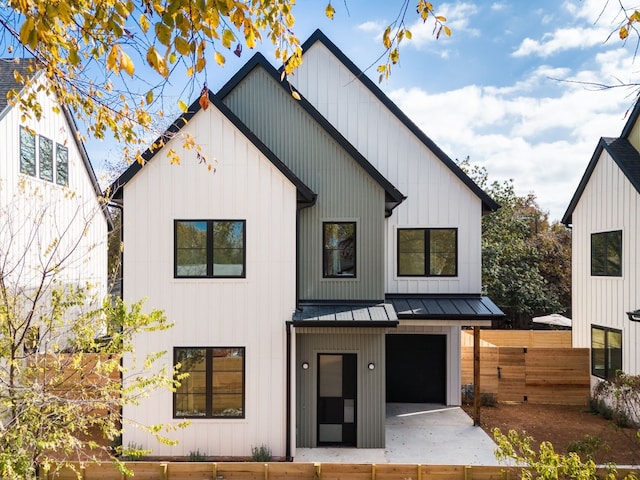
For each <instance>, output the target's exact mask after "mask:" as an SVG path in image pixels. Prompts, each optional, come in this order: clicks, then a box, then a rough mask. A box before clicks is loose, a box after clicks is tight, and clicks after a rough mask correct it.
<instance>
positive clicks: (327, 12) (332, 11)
mask: <svg viewBox="0 0 640 480" xmlns="http://www.w3.org/2000/svg"><path fill="white" fill-rule="evenodd" d="M335 13H336V9H335V8H333V5H331V2H329V4H327V7H326V8H325V9H324V14H325V15H326V16H327V18H329V19H331V20H333V16H334V15H335Z"/></svg>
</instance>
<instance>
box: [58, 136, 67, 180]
mask: <svg viewBox="0 0 640 480" xmlns="http://www.w3.org/2000/svg"><path fill="white" fill-rule="evenodd" d="M56 183H57V184H58V185H64V186H67V185H69V150H68V149H67V147H65V146H63V145H60V144H56Z"/></svg>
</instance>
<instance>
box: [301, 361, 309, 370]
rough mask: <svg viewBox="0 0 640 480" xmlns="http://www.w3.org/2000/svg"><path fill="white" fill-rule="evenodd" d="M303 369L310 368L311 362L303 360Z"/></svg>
mask: <svg viewBox="0 0 640 480" xmlns="http://www.w3.org/2000/svg"><path fill="white" fill-rule="evenodd" d="M302 369H303V370H309V362H302Z"/></svg>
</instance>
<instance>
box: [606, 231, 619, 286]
mask: <svg viewBox="0 0 640 480" xmlns="http://www.w3.org/2000/svg"><path fill="white" fill-rule="evenodd" d="M606 235H607V267H606V274H607V275H609V276H615V277H619V276H621V275H622V232H621V231H617V232H608V233H607V234H606Z"/></svg>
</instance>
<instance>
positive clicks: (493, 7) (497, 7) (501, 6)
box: [491, 2, 507, 12]
mask: <svg viewBox="0 0 640 480" xmlns="http://www.w3.org/2000/svg"><path fill="white" fill-rule="evenodd" d="M506 7H507V6H506V5H505V4H504V3H499V2H495V3H492V4H491V10H493V11H494V12H499V11H501V10H504V9H505V8H506Z"/></svg>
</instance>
